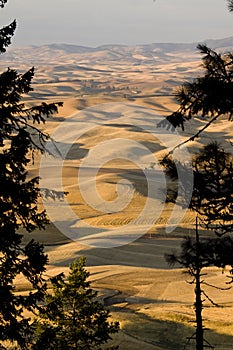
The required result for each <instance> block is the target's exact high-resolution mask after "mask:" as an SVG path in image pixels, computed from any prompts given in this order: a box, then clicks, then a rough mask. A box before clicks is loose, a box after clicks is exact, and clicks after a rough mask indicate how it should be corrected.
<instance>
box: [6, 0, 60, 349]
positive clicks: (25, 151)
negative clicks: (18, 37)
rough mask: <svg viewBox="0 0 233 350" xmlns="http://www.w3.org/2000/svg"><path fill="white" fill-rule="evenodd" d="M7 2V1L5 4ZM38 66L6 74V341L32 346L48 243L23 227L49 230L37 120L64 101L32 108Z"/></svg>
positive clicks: (42, 293)
mask: <svg viewBox="0 0 233 350" xmlns="http://www.w3.org/2000/svg"><path fill="white" fill-rule="evenodd" d="M6 3H7V0H1V2H0V6H1V7H4V5H5V4H6ZM15 27H16V22H15V21H13V22H12V23H11V24H10V25H8V26H6V27H4V28H2V29H1V30H0V52H1V53H3V52H5V49H6V47H7V46H8V45H9V44H10V42H11V37H12V35H13V34H14V30H15ZM33 75H34V68H31V69H30V70H29V71H27V72H26V73H24V74H19V73H18V72H17V71H15V70H12V69H10V68H8V69H7V70H6V71H5V72H3V73H2V74H1V75H0V300H1V302H0V341H1V342H3V344H4V342H6V341H8V342H13V343H15V344H16V346H17V348H19V349H29V348H30V346H29V344H30V343H31V342H32V340H33V338H34V325H33V322H32V320H31V319H30V318H29V317H26V316H25V311H26V310H27V311H29V312H35V311H36V309H37V308H38V303H39V302H40V301H42V300H43V299H44V296H45V292H46V283H45V280H44V278H43V273H44V271H45V266H46V263H47V256H46V255H45V254H44V251H43V246H42V245H40V244H38V243H37V242H35V241H33V240H32V241H30V242H29V243H28V244H26V246H24V245H23V244H22V238H23V236H22V235H21V234H20V233H19V229H20V228H23V229H25V230H27V231H28V232H32V231H33V230H34V229H36V228H39V229H43V228H44V227H45V225H46V223H47V219H46V215H45V212H44V211H39V209H38V205H37V202H38V199H39V189H38V181H39V179H38V178H37V177H36V178H33V179H29V178H28V173H27V165H28V163H29V161H30V159H31V156H32V153H31V152H32V150H35V149H39V150H41V151H43V147H44V142H45V141H46V140H47V139H48V135H46V134H44V133H43V132H41V131H40V130H39V129H38V128H37V126H36V124H40V123H43V122H44V121H45V119H46V118H47V117H49V116H50V115H52V114H53V113H55V112H57V109H58V105H60V104H54V103H52V104H46V103H42V104H41V105H39V106H35V107H30V108H28V107H27V106H26V105H25V104H24V103H23V102H22V98H23V95H24V94H28V93H29V92H30V91H32V88H31V81H32V78H33ZM19 275H21V276H24V277H25V279H26V280H27V282H28V283H29V284H30V288H31V292H30V293H29V294H28V295H24V296H23V295H20V293H19V294H18V293H17V294H16V293H15V279H16V277H17V276H19Z"/></svg>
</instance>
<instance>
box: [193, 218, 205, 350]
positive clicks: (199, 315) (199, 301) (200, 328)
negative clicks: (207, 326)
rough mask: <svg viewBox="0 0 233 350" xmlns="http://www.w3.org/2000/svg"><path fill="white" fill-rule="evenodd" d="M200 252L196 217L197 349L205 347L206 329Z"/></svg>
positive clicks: (200, 349)
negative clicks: (204, 327)
mask: <svg viewBox="0 0 233 350" xmlns="http://www.w3.org/2000/svg"><path fill="white" fill-rule="evenodd" d="M199 254H200V252H199V234H198V218H196V275H195V279H196V287H195V296H196V301H195V304H194V306H195V313H196V327H197V328H196V350H203V349H204V330H203V324H202V299H201V294H202V292H201V281H200V272H201V267H200V255H199Z"/></svg>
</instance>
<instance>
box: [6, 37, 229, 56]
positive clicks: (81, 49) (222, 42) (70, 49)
mask: <svg viewBox="0 0 233 350" xmlns="http://www.w3.org/2000/svg"><path fill="white" fill-rule="evenodd" d="M199 43H206V44H207V45H208V46H210V47H211V48H213V49H220V48H225V47H232V48H233V36H231V37H227V38H223V39H206V40H204V41H201V42H193V43H172V42H167V43H163V42H158V43H151V44H138V45H124V44H122V45H121V44H105V45H100V46H96V47H91V46H82V45H75V44H66V43H60V44H56V43H53V44H47V45H39V46H36V45H31V46H29V47H28V48H32V49H40V48H48V49H50V50H55V51H57V50H62V51H65V52H66V53H85V52H98V51H104V50H115V49H122V50H125V49H134V48H147V49H152V50H153V49H161V50H164V51H180V50H190V49H191V50H193V49H195V48H196V46H197V45H198V44H199ZM19 49H20V48H19ZM15 50H18V48H17V49H15ZM12 51H14V49H13V50H12Z"/></svg>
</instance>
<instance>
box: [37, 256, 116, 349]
mask: <svg viewBox="0 0 233 350" xmlns="http://www.w3.org/2000/svg"><path fill="white" fill-rule="evenodd" d="M89 275H90V274H89V272H88V271H87V270H86V269H85V258H84V257H82V258H80V259H79V260H75V261H74V262H73V263H72V264H71V265H70V272H69V275H68V277H67V280H66V278H65V276H64V274H60V275H58V276H56V277H55V278H53V279H52V280H51V282H52V289H53V294H51V295H49V296H48V297H47V303H46V305H45V307H44V308H43V310H42V312H41V317H42V320H44V321H43V322H44V324H43V326H42V327H41V329H40V341H39V342H38V343H37V345H36V347H35V348H34V350H37V349H38V350H39V349H40V348H42V347H43V348H46V349H47V350H50V349H51V350H62V349H66V350H73V349H75V350H92V349H93V350H94V349H101V345H102V344H105V343H107V342H108V340H110V339H111V334H114V333H116V332H118V329H119V325H118V323H117V322H114V323H113V322H111V323H110V322H108V318H109V316H110V315H109V311H108V310H105V308H104V305H103V304H102V303H101V302H100V301H98V300H97V292H96V291H94V290H93V289H91V288H90V282H89V281H87V279H88V277H89ZM111 349H117V347H111Z"/></svg>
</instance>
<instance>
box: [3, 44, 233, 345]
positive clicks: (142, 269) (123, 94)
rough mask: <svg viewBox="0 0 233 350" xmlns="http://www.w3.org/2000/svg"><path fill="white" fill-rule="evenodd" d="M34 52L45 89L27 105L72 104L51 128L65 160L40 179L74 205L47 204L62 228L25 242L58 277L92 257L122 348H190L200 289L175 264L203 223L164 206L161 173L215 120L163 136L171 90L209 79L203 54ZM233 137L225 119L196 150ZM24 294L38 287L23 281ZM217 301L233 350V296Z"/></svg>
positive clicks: (219, 339)
mask: <svg viewBox="0 0 233 350" xmlns="http://www.w3.org/2000/svg"><path fill="white" fill-rule="evenodd" d="M34 50H37V51H35V52H34V57H37V62H36V75H35V83H34V85H33V88H34V91H33V92H32V94H31V95H30V96H29V97H26V102H27V103H28V104H30V105H33V104H36V103H38V102H40V101H64V106H63V107H62V108H60V110H59V114H58V116H57V117H55V118H50V119H49V120H48V121H47V123H46V124H45V125H43V126H42V128H43V130H44V131H46V132H48V133H49V134H50V135H54V136H55V139H56V137H58V138H59V147H58V148H59V150H60V151H61V152H63V151H64V155H65V156H64V157H63V158H64V159H63V161H62V163H61V162H57V160H56V159H55V158H54V157H50V156H44V157H43V159H42V163H41V156H39V155H37V156H36V158H35V160H34V162H33V163H31V165H30V168H29V174H30V176H34V175H38V174H39V175H40V176H42V184H41V187H42V189H43V190H45V188H49V189H50V190H53V191H54V193H55V192H56V193H60V192H61V191H64V192H67V195H66V196H65V197H63V196H61V197H60V198H55V199H54V198H50V197H49V195H48V197H46V198H44V206H45V207H46V209H48V210H49V215H50V216H51V218H52V221H53V223H51V224H50V225H49V226H48V227H47V228H46V230H45V231H43V232H34V233H32V234H26V233H25V238H24V239H25V241H27V240H29V239H31V238H35V239H37V240H38V241H40V242H42V243H43V244H44V245H45V251H46V253H47V254H48V257H49V265H48V269H47V272H46V273H47V276H48V277H51V276H54V275H55V274H57V273H59V272H61V271H64V272H67V271H68V266H69V264H70V263H71V262H72V261H73V260H74V259H76V258H78V257H80V256H83V255H85V256H86V257H87V268H88V270H89V271H90V273H91V276H90V279H91V281H92V287H93V288H95V289H97V290H98V291H99V295H100V297H101V298H102V300H103V301H104V303H105V304H106V306H107V307H109V309H110V310H111V314H112V318H113V319H114V320H118V321H119V322H120V328H121V330H120V333H119V334H118V335H116V336H115V338H114V339H113V343H114V344H118V345H119V348H120V349H122V350H131V349H132V350H133V349H134V350H137V349H138V350H139V349H141V348H143V349H144V350H162V349H171V350H174V349H176V350H179V349H183V347H184V345H185V343H186V338H187V337H189V336H191V335H192V334H193V333H194V328H193V320H194V311H193V300H194V291H193V286H192V285H190V284H188V283H186V280H187V279H188V276H187V275H185V274H184V273H183V271H182V270H181V269H179V268H178V267H176V268H174V269H171V268H169V266H168V265H167V263H166V261H165V258H164V254H165V253H169V252H172V251H174V250H178V249H179V245H180V243H181V241H182V238H183V237H184V236H185V235H189V234H190V235H192V234H193V233H194V228H195V227H194V226H195V215H194V214H193V213H191V212H189V211H186V212H184V211H181V210H180V209H179V208H178V207H174V205H171V204H165V203H164V198H165V197H164V193H163V190H164V189H166V186H167V183H166V182H165V179H164V175H163V174H162V171H161V169H160V168H159V166H158V164H157V163H158V160H159V159H160V158H161V156H162V155H163V154H165V153H166V152H167V150H169V149H171V148H172V147H173V146H175V144H176V143H177V141H179V140H180V141H181V140H185V139H186V138H187V137H189V136H190V135H192V134H193V133H194V132H195V131H196V130H198V129H199V128H200V127H202V126H203V125H204V124H205V122H206V121H205V120H203V119H202V118H199V119H197V120H195V121H191V122H190V123H187V125H186V128H185V131H184V132H182V131H179V135H176V136H174V135H173V134H171V132H170V131H169V130H167V131H164V132H163V135H162V132H161V133H160V130H159V129H158V128H157V126H156V123H157V121H160V120H161V118H164V117H165V116H166V115H168V114H169V113H171V112H172V111H174V110H175V108H176V106H177V105H176V101H175V99H174V97H173V96H172V91H173V90H174V89H175V88H176V87H177V86H179V84H180V83H181V82H182V81H184V80H186V79H190V78H192V77H195V76H196V75H198V74H200V72H201V67H200V56H199V55H198V54H197V53H196V52H195V50H193V49H192V48H191V49H190V48H189V49H182V48H179V50H177V51H175V52H174V51H168V52H165V53H161V50H160V51H159V50H157V51H156V50H155V49H154V51H150V55H149V54H148V50H149V49H147V51H146V50H145V49H144V51H143V50H142V48H141V49H140V48H136V47H135V48H132V47H131V48H128V51H127V48H125V49H124V51H123V53H121V50H120V49H119V48H117V47H111V48H106V49H105V50H99V51H98V50H96V51H94V52H89V53H85V52H82V53H72V52H71V53H70V52H67V51H65V50H62V48H59V49H56V50H55V51H53V50H52V49H51V48H49V47H44V48H40V49H39V48H37V49H36V48H35V49H34ZM29 51H30V50H28V51H27V50H25V51H24V53H23V54H20V52H17V50H16V51H15V52H11V51H10V53H9V54H8V56H7V55H6V57H5V58H4V61H3V60H1V62H0V63H1V67H2V66H8V65H9V66H12V65H15V66H16V67H17V65H18V66H19V67H20V69H21V70H22V71H23V70H25V69H26V68H27V67H28V66H30V63H31V61H30V60H33V57H32V58H31V57H30V55H29ZM152 53H153V54H152ZM48 62H49V64H48ZM33 64H35V63H33ZM231 139H233V132H232V124H230V122H228V121H227V120H221V121H219V122H217V123H216V124H214V125H212V126H211V127H210V128H208V130H207V131H206V132H205V133H204V134H203V135H202V137H201V138H200V139H198V140H196V141H195V142H190V143H189V144H188V146H187V152H190V153H193V152H195V151H197V150H198V148H199V147H200V146H201V145H203V144H206V143H207V142H208V141H210V140H212V141H213V140H218V141H220V142H221V143H222V144H224V145H225V146H226V147H230V146H229V143H228V142H229V141H230V140H231ZM178 152H179V151H178ZM46 157H47V158H46ZM153 159H154V160H153ZM156 162H157V163H156ZM148 181H149V185H148ZM42 192H43V191H42ZM148 194H149V195H148ZM154 195H155V196H154ZM41 205H42V203H41ZM67 207H69V210H67ZM109 208H110V209H109ZM144 208H146V210H144ZM143 210H144V211H143ZM168 226H169V228H170V229H167V227H168ZM59 228H60V229H59ZM67 228H68V229H67ZM202 234H203V235H207V233H206V232H204V231H203V232H202ZM226 274H227V273H225V274H223V273H222V271H219V270H217V269H215V268H209V269H208V276H207V277H206V279H208V282H209V283H210V284H217V285H220V286H221V287H222V286H224V285H225V281H226ZM17 288H18V289H20V290H26V289H27V286H26V285H25V283H24V281H23V280H21V279H18V281H17ZM207 291H208V292H209V295H210V296H211V298H212V299H214V300H215V301H216V302H217V303H218V304H219V305H220V307H218V308H216V307H213V306H212V305H211V304H210V303H209V301H208V300H206V302H205V304H206V308H205V309H204V311H203V315H204V323H205V326H206V328H207V330H206V339H207V340H208V341H209V342H211V344H212V345H214V346H216V349H221V350H230V349H232V347H233V318H232V312H233V291H231V290H229V291H225V292H223V291H221V292H220V291H218V290H215V289H211V288H210V287H208V288H207ZM191 348H192V346H190V349H191Z"/></svg>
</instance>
